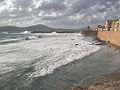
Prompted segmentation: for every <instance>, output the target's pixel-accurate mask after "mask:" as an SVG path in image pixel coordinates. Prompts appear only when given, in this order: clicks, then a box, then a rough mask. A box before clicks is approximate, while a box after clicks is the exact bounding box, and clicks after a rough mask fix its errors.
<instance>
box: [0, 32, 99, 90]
mask: <svg viewBox="0 0 120 90" xmlns="http://www.w3.org/2000/svg"><path fill="white" fill-rule="evenodd" d="M0 37H1V38H2V40H1V41H0V42H1V43H3V42H5V41H13V39H15V40H20V42H12V43H11V42H10V43H6V44H1V45H0V90H43V89H40V88H37V89H35V88H33V89H32V86H29V84H30V83H32V82H33V81H34V79H35V78H38V77H44V76H46V75H49V74H52V73H54V71H55V70H56V69H58V68H60V67H61V66H64V65H67V64H68V63H70V62H73V61H75V60H81V59H82V58H83V57H85V56H88V55H90V54H91V53H94V52H97V51H98V50H100V47H99V46H96V45H92V44H91V43H90V42H87V41H85V40H84V36H82V35H81V34H80V33H77V34H76V33H72V34H68V33H62V34H60V33H42V34H28V33H24V34H23V33H22V34H21V33H19V34H8V33H2V34H0ZM33 37H34V38H33ZM23 38H29V39H27V40H26V39H23ZM3 39H4V40H3ZM11 80H12V83H11ZM2 81H4V83H1V82H2ZM35 83H37V82H35ZM6 85H7V87H6ZM40 85H43V86H44V83H42V84H40ZM28 87H29V89H27V88H28ZM45 87H47V86H45ZM21 88H22V89H21ZM44 90H47V89H44ZM48 90H50V89H48ZM51 90H52V89H51Z"/></svg>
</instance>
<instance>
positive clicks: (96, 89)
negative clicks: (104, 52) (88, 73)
mask: <svg viewBox="0 0 120 90" xmlns="http://www.w3.org/2000/svg"><path fill="white" fill-rule="evenodd" d="M97 41H98V42H101V41H99V40H97ZM102 44H103V45H104V43H103V42H102ZM109 46H110V47H114V49H115V50H119V48H118V47H117V48H116V46H113V45H112V44H110V45H109ZM88 82H91V83H90V84H89V85H88V86H86V87H82V86H77V87H72V88H70V89H68V90H120V68H119V69H118V70H115V71H113V72H112V73H109V74H105V75H100V76H97V77H93V78H91V79H90V81H88Z"/></svg>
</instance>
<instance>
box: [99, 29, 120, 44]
mask: <svg viewBox="0 0 120 90" xmlns="http://www.w3.org/2000/svg"><path fill="white" fill-rule="evenodd" d="M97 37H98V38H99V39H101V40H104V41H109V42H110V43H112V44H115V45H118V46H120V32H115V31H98V35H97Z"/></svg>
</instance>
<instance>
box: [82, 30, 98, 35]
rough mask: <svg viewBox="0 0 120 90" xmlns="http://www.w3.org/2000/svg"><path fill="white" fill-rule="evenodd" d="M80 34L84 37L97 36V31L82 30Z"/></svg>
mask: <svg viewBox="0 0 120 90" xmlns="http://www.w3.org/2000/svg"><path fill="white" fill-rule="evenodd" d="M80 33H81V34H82V35H84V36H97V34H98V31H92V30H82V31H80Z"/></svg>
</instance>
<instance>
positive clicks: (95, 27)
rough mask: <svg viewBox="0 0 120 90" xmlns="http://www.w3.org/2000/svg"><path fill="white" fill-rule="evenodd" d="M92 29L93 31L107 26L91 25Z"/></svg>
mask: <svg viewBox="0 0 120 90" xmlns="http://www.w3.org/2000/svg"><path fill="white" fill-rule="evenodd" d="M90 30H92V31H99V30H105V26H102V25H98V26H91V27H90Z"/></svg>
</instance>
